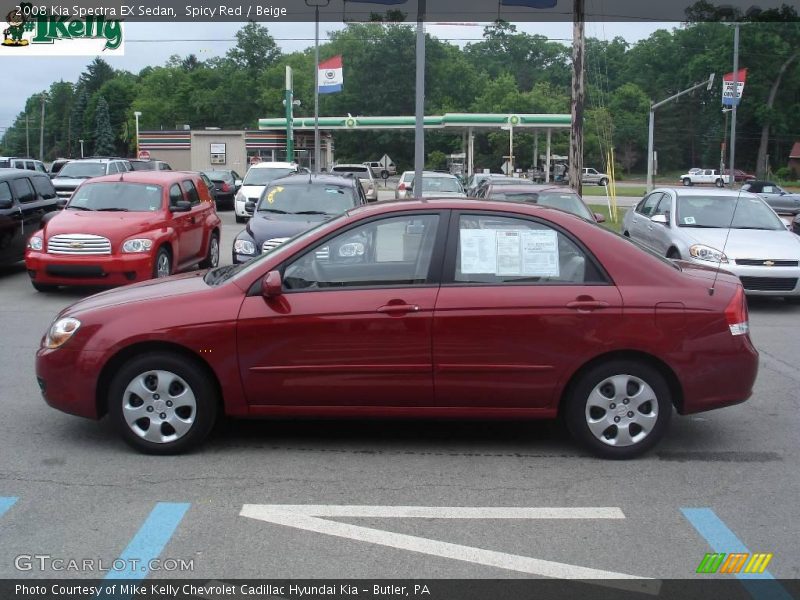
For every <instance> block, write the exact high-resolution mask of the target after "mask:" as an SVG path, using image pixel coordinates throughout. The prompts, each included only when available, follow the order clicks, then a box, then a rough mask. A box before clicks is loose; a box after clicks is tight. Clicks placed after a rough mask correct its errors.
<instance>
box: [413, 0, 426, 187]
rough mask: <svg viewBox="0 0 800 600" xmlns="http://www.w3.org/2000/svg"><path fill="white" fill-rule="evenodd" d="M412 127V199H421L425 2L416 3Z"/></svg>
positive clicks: (423, 165) (423, 135) (423, 163)
mask: <svg viewBox="0 0 800 600" xmlns="http://www.w3.org/2000/svg"><path fill="white" fill-rule="evenodd" d="M416 59H417V60H416V81H415V84H414V89H415V95H416V99H415V103H414V105H415V110H414V114H415V126H414V198H416V199H420V198H422V170H423V169H424V167H425V0H418V3H417V57H416Z"/></svg>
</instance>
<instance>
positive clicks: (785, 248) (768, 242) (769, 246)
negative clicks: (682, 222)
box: [681, 227, 800, 260]
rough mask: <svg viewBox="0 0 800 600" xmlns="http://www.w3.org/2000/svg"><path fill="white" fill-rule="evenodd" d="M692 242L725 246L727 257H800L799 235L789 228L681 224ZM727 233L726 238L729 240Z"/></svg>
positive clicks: (797, 258)
mask: <svg viewBox="0 0 800 600" xmlns="http://www.w3.org/2000/svg"><path fill="white" fill-rule="evenodd" d="M681 230H682V231H683V233H684V234H685V235H686V238H687V240H688V241H689V244H693V243H696V244H705V245H706V246H711V247H712V248H716V249H717V250H722V249H723V247H724V251H725V254H726V255H727V256H728V258H733V259H736V258H755V259H758V258H763V259H773V260H775V259H778V260H800V237H798V236H796V235H795V234H793V233H792V232H791V231H788V230H783V229H781V230H774V231H764V230H759V229H731V230H730V235H728V230H727V229H690V228H687V227H682V228H681ZM726 236H727V240H726Z"/></svg>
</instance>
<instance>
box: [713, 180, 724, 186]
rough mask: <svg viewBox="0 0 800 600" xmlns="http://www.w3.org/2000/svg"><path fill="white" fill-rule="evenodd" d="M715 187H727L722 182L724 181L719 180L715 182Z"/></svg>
mask: <svg viewBox="0 0 800 600" xmlns="http://www.w3.org/2000/svg"><path fill="white" fill-rule="evenodd" d="M714 185H716V186H717V187H720V188H721V187H722V186H724V185H725V182H724V181H722V179H717V180H716V181H715V182H714Z"/></svg>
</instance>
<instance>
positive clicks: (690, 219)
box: [683, 217, 696, 225]
mask: <svg viewBox="0 0 800 600" xmlns="http://www.w3.org/2000/svg"><path fill="white" fill-rule="evenodd" d="M683 222H684V223H685V224H686V225H694V224H695V223H696V221H695V220H694V217H684V218H683Z"/></svg>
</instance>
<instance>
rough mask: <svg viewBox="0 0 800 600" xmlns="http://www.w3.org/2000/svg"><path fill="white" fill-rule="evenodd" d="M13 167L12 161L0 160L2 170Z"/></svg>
mask: <svg viewBox="0 0 800 600" xmlns="http://www.w3.org/2000/svg"><path fill="white" fill-rule="evenodd" d="M10 167H11V161H10V160H8V159H4V160H0V169H8V168H10Z"/></svg>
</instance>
